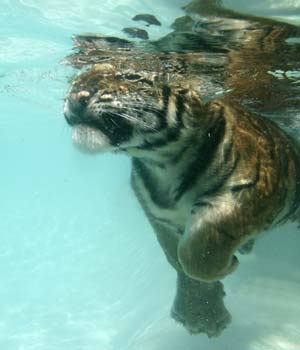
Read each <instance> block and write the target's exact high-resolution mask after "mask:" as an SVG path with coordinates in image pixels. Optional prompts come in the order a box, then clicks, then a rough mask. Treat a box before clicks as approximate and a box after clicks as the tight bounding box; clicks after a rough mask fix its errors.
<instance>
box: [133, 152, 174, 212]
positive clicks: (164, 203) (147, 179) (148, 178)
mask: <svg viewBox="0 0 300 350" xmlns="http://www.w3.org/2000/svg"><path fill="white" fill-rule="evenodd" d="M132 166H133V169H134V170H135V171H136V173H137V176H138V177H139V178H140V179H141V180H142V181H143V184H144V187H145V188H146V190H147V191H148V193H149V195H150V197H151V200H152V201H153V202H154V203H155V204H156V205H157V206H158V207H159V208H169V209H172V208H173V203H171V201H170V199H169V198H167V197H165V196H163V195H162V193H161V191H160V189H159V186H158V184H157V180H156V179H155V177H154V176H153V175H152V174H151V171H150V170H149V169H148V168H147V167H146V166H145V164H144V163H143V162H142V161H141V160H139V159H137V158H133V159H132Z"/></svg>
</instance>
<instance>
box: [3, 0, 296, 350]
mask: <svg viewBox="0 0 300 350" xmlns="http://www.w3.org/2000/svg"><path fill="white" fill-rule="evenodd" d="M96 3H97V4H96ZM185 3H186V1H183V0H176V1H175V0H172V7H171V6H170V1H167V0H165V2H162V1H160V0H155V1H154V0H151V1H150V0H144V1H138V0H131V1H129V0H127V1H126V0H118V1H117V0H115V1H112V0H106V1H102V2H96V1H94V0H84V1H76V0H68V1H67V0H1V12H0V22H1V30H0V44H1V50H0V100H1V118H0V160H1V168H0V179H1V186H0V198H1V202H0V234H1V235H0V280H1V283H0V315H1V317H0V349H3V350H161V349H166V350H196V349H197V350H199V349H201V350H227V349H228V350H299V349H300V293H299V291H300V270H299V266H300V255H299V246H300V235H299V231H297V229H296V228H295V227H294V226H292V225H290V226H289V225H287V226H284V227H282V228H280V229H277V230H275V231H274V232H272V234H270V235H269V234H267V235H265V236H263V237H262V238H261V239H260V240H259V242H258V243H257V246H256V249H255V251H254V253H252V254H251V255H249V256H246V257H241V260H242V263H241V265H240V267H239V270H238V273H236V274H234V275H232V276H230V277H228V278H227V279H226V281H225V285H226V289H227V297H226V304H227V306H228V308H229V309H230V310H231V312H232V316H233V323H232V324H231V326H230V328H228V330H226V331H225V332H224V334H223V335H222V337H220V338H218V339H212V340H209V339H207V338H206V337H205V336H203V335H200V336H190V335H189V334H187V333H186V331H185V330H184V329H183V328H182V327H181V326H179V325H177V324H176V323H175V322H174V321H173V320H172V319H171V318H170V317H169V309H170V306H171V303H172V300H173V297H174V294H175V272H174V271H173V270H172V268H171V267H170V266H169V265H168V264H167V263H166V261H165V258H164V256H163V253H162V251H161V249H160V247H159V245H158V243H157V242H156V239H155V237H154V235H153V233H152V230H151V228H150V226H149V224H148V222H147V220H146V218H145V216H144V214H143V213H142V210H141V209H140V207H139V205H138V203H137V201H136V199H135V198H134V196H133V193H132V191H131V189H130V185H129V173H130V163H129V160H128V159H127V158H125V157H122V156H113V155H101V156H90V155H84V154H81V153H79V152H78V151H76V149H75V148H74V147H73V146H72V143H71V135H70V134H71V132H70V130H69V128H68V126H67V125H66V123H65V121H64V118H63V97H64V94H65V92H66V90H67V88H68V85H69V82H68V79H69V78H70V76H71V75H72V74H73V73H74V71H73V70H72V68H70V67H65V66H63V65H62V64H60V61H61V60H62V59H63V57H64V56H65V55H67V54H69V53H70V51H71V47H72V43H71V39H70V38H71V35H72V34H77V33H82V32H96V33H104V34H112V35H118V36H121V35H122V33H121V31H120V28H123V27H124V26H128V25H132V24H131V21H130V18H131V17H132V16H133V15H135V14H137V13H141V12H150V13H153V14H155V15H156V16H157V17H158V18H159V19H160V21H161V22H162V23H163V26H162V28H158V29H157V28H152V27H151V29H149V32H150V36H151V38H153V39H154V38H157V37H159V36H160V35H163V34H165V33H167V32H168V31H169V28H168V26H169V25H170V24H171V23H172V21H173V19H174V18H176V17H177V16H179V15H180V14H181V13H182V12H181V10H180V6H181V5H183V4H185ZM224 3H225V4H226V5H228V6H230V7H232V8H236V9H238V10H244V11H247V12H249V13H253V14H263V15H264V16H273V17H274V16H275V17H279V18H284V19H285V20H286V21H289V22H292V23H300V21H299V17H298V15H299V14H300V2H299V1H297V0H294V1H287V0H286V1H277V2H276V1H275V0H274V1H271V0H269V1H267V0H266V1H259V0H256V1H252V2H251V3H250V2H249V1H248V2H246V1H242V0H226V1H224ZM123 35H124V34H123Z"/></svg>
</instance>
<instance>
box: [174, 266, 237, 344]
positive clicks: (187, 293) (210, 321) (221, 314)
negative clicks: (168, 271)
mask: <svg viewBox="0 0 300 350" xmlns="http://www.w3.org/2000/svg"><path fill="white" fill-rule="evenodd" d="M224 296H225V292H224V290H223V284H222V283H221V282H213V283H206V282H200V281H196V280H193V279H191V278H189V277H188V276H186V275H185V274H183V273H180V272H179V273H178V275H177V293H176V297H175V300H174V303H173V307H172V311H171V315H172V317H173V318H174V319H175V320H176V321H177V322H179V323H181V324H183V326H184V327H185V328H186V329H187V330H188V331H189V332H190V333H191V334H195V333H206V334H207V335H208V337H217V336H218V335H220V334H221V332H222V330H223V329H224V328H226V326H227V325H228V324H229V322H230V320H231V316H230V314H229V312H228V311H227V310H226V308H225V306H224V302H223V298H224Z"/></svg>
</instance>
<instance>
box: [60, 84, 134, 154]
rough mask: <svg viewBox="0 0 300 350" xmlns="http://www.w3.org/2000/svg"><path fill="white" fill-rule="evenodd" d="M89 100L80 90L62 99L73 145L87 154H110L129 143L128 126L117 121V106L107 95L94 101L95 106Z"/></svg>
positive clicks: (119, 107) (124, 122)
mask: <svg viewBox="0 0 300 350" xmlns="http://www.w3.org/2000/svg"><path fill="white" fill-rule="evenodd" d="M92 99H93V97H92V98H91V97H90V93H89V92H88V91H84V90H83V91H80V92H77V93H74V92H70V93H69V94H68V95H67V97H66V100H65V105H64V115H65V119H66V120H67V122H68V124H69V125H70V126H72V140H73V143H74V144H75V146H77V147H78V148H79V149H80V150H82V151H85V152H89V153H98V152H103V151H107V150H109V151H113V150H114V149H117V148H118V147H119V146H120V145H121V144H122V143H124V142H126V141H127V140H129V139H130V137H131V135H132V126H131V125H130V124H129V123H128V122H126V120H123V119H122V118H120V117H119V115H120V114H121V113H122V103H121V102H119V101H118V100H116V99H112V97H111V96H108V95H104V96H102V97H101V98H98V100H99V101H98V103H95V101H93V100H92ZM91 106H92V107H91Z"/></svg>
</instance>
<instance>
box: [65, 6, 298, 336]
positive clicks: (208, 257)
mask: <svg viewBox="0 0 300 350" xmlns="http://www.w3.org/2000/svg"><path fill="white" fill-rule="evenodd" d="M220 4H221V1H219V0H205V1H204V0H194V1H193V2H192V3H191V4H190V5H189V6H187V7H186V13H187V16H186V17H182V18H179V19H178V21H175V22H174V26H173V28H174V32H172V33H170V34H168V35H166V36H165V37H163V38H161V39H159V40H157V41H148V42H147V43H145V44H141V43H140V44H139V45H135V44H134V43H133V42H131V41H128V40H126V39H120V38H116V37H103V36H101V35H91V34H90V35H88V34H86V35H82V36H76V37H75V46H76V48H77V52H76V53H75V54H72V55H70V56H69V57H68V58H67V61H68V62H69V63H71V64H72V65H73V66H74V67H77V68H81V67H85V66H88V68H87V69H86V70H85V71H84V72H83V73H81V74H79V75H78V76H77V77H76V78H75V79H74V81H73V83H72V85H71V87H70V90H69V92H68V94H67V96H66V99H65V107H64V113H65V118H66V120H67V122H68V123H69V124H70V125H71V127H72V129H73V134H72V137H73V141H74V143H75V145H76V146H77V147H78V148H80V149H82V150H84V151H88V152H94V153H97V152H100V153H101V152H103V151H111V152H114V153H125V154H127V155H128V156H130V157H131V159H132V174H131V184H132V187H133V190H134V192H135V194H136V196H137V198H138V200H139V202H140V204H141V206H142V207H143V209H144V211H145V213H146V215H147V217H148V219H149V221H150V223H151V225H152V227H153V229H154V231H155V233H156V236H157V239H158V241H159V243H160V245H161V247H162V249H163V251H164V253H165V255H166V258H167V260H168V261H169V262H170V264H171V265H172V266H173V267H174V268H175V269H176V271H177V293H176V297H175V300H174V303H173V306H172V311H171V314H172V317H173V318H174V319H175V320H176V321H178V322H180V323H181V324H183V325H184V327H185V328H186V329H187V330H188V331H189V332H190V333H193V334H194V333H202V332H203V333H206V334H207V335H208V336H209V337H212V336H218V335H219V334H220V333H221V332H222V330H223V329H224V328H226V326H227V325H228V324H229V322H230V320H231V316H230V314H229V312H228V311H227V309H226V307H225V306H224V296H225V292H224V289H223V284H222V282H221V281H220V280H222V279H223V278H224V277H225V276H227V275H228V274H230V273H232V272H233V271H235V270H236V268H237V266H238V259H237V257H236V251H239V252H241V253H244V252H247V251H249V250H251V248H252V246H253V242H254V238H255V237H256V236H257V235H258V234H259V233H261V232H263V231H265V230H267V229H268V228H271V227H273V226H276V225H279V224H282V223H284V222H286V221H288V220H291V221H293V220H299V211H300V209H299V205H300V149H299V146H298V144H297V143H296V142H295V141H294V140H293V139H292V138H291V137H290V136H288V134H286V133H285V132H284V131H282V130H281V129H280V128H279V127H278V126H277V125H276V124H275V123H274V122H272V121H270V120H269V119H266V118H264V117H263V116H261V115H262V113H265V114H266V115H269V114H270V113H272V115H276V114H278V115H280V118H282V116H283V115H285V114H287V113H289V115H290V113H295V108H299V98H298V90H297V86H298V82H297V81H292V82H291V85H288V83H289V82H288V81H287V80H285V81H286V84H278V78H277V77H276V74H277V73H276V70H278V69H279V70H280V71H282V72H286V71H287V70H288V69H290V68H289V67H290V62H292V61H293V62H296V61H297V58H298V57H299V56H300V55H299V52H300V51H299V50H297V47H294V46H290V44H289V43H288V42H287V41H286V39H287V38H289V37H293V36H298V35H299V29H298V28H296V27H294V26H291V25H288V24H282V23H278V22H274V21H271V20H265V19H258V18H254V17H251V18H249V17H246V16H244V15H239V14H237V13H233V12H232V11H228V10H226V9H224V8H222V7H221V5H220ZM195 14H196V15H195ZM274 72H275V73H276V74H274ZM251 77H253V78H251ZM285 79H286V78H285ZM284 121H285V123H287V119H285V120H284Z"/></svg>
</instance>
